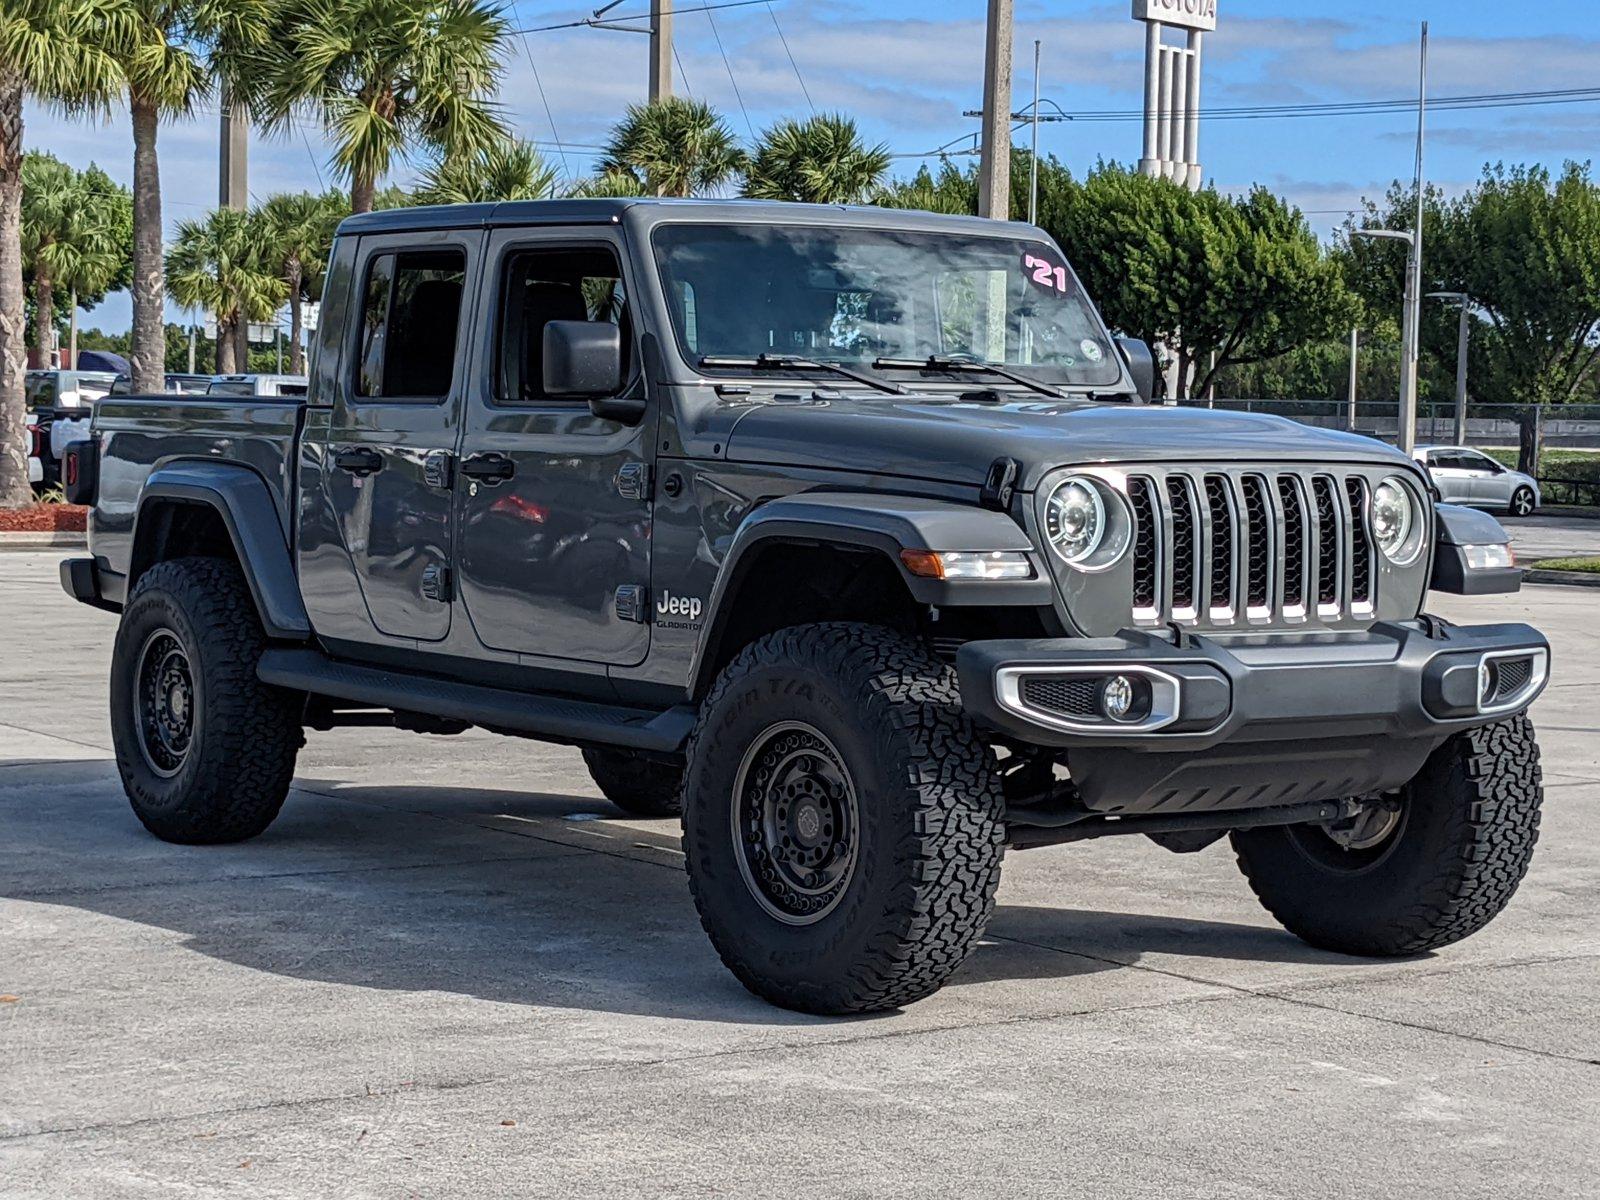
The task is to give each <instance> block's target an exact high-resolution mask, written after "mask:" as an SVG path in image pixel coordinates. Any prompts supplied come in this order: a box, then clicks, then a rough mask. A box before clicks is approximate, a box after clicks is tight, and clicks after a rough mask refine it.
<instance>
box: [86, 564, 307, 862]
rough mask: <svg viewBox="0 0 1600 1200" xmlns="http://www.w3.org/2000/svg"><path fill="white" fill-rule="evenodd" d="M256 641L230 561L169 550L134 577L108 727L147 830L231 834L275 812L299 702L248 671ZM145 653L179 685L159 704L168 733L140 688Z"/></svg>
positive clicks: (291, 755) (290, 759)
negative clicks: (166, 557)
mask: <svg viewBox="0 0 1600 1200" xmlns="http://www.w3.org/2000/svg"><path fill="white" fill-rule="evenodd" d="M265 644H266V638H265V635H264V634H263V633H262V631H261V622H260V621H259V620H258V619H257V616H256V610H255V605H254V603H253V601H252V600H251V597H250V591H249V588H248V587H247V586H246V584H245V581H244V577H243V575H241V574H240V572H239V569H238V567H237V566H236V565H235V564H233V563H231V562H225V561H223V560H221V559H214V558H181V559H173V560H171V561H169V562H164V563H158V564H157V565H156V566H154V567H151V568H150V569H149V570H148V571H146V572H145V573H144V574H143V575H142V576H141V577H140V579H139V582H138V584H137V585H136V586H135V587H134V589H133V594H132V595H131V596H130V597H129V598H128V604H127V607H126V608H125V609H124V611H123V614H122V623H121V624H120V625H119V626H118V628H117V640H116V645H115V647H114V649H113V651H112V657H111V737H112V742H113V743H114V745H115V747H116V753H117V770H118V771H119V772H120V773H121V775H122V786H123V789H124V791H126V792H127V795H128V800H129V802H130V803H131V804H132V805H133V811H134V813H135V814H136V815H137V816H138V818H139V820H140V821H142V822H143V823H144V826H145V828H147V829H148V830H150V832H151V833H153V834H155V835H156V836H157V837H159V838H162V839H164V840H166V841H169V842H182V843H187V844H208V843H217V842H237V841H242V840H244V839H245V838H251V837H254V836H255V835H256V834H258V833H260V832H261V831H262V830H263V829H265V828H266V827H267V826H268V825H269V824H271V823H272V819H273V818H274V817H276V816H277V815H278V810H279V809H280V808H281V807H282V806H283V801H284V797H285V796H286V795H287V794H288V791H289V783H290V780H291V779H292V777H293V775H294V762H295V756H296V754H297V753H298V751H299V749H300V745H301V742H302V740H303V739H302V736H301V731H300V707H301V702H300V697H299V696H298V695H296V694H295V693H293V692H286V691H283V690H281V689H279V688H273V687H268V686H266V685H265V684H263V683H262V682H261V681H260V680H258V679H257V678H256V662H257V660H258V659H259V658H260V657H261V651H262V649H263V647H264V646H265ZM152 661H154V662H155V664H156V665H157V666H158V667H160V668H161V669H162V671H163V672H164V674H162V675H161V676H160V677H159V681H158V682H160V683H161V685H162V686H165V687H170V688H171V689H172V691H173V694H182V692H183V689H185V688H187V697H188V698H187V699H186V700H184V701H182V702H180V703H177V704H170V705H168V706H167V709H168V711H167V716H168V718H169V719H170V721H171V722H172V723H183V724H184V728H182V729H180V730H178V731H177V733H176V734H174V735H173V736H170V737H163V736H158V735H157V732H156V731H155V726H158V725H159V724H160V721H159V720H153V719H152V717H151V712H152V709H153V707H155V706H154V704H153V701H154V699H155V697H156V693H157V692H159V691H160V690H161V689H160V688H159V687H158V688H156V689H154V690H149V686H148V685H149V684H150V676H149V670H148V667H149V666H150V664H151V662H152ZM141 684H143V685H144V689H143V690H142V688H141ZM185 717H187V718H188V719H187V722H186V723H184V718H185ZM169 732H170V731H169ZM179 734H181V736H179Z"/></svg>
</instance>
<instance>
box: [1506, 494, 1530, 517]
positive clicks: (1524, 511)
mask: <svg viewBox="0 0 1600 1200" xmlns="http://www.w3.org/2000/svg"><path fill="white" fill-rule="evenodd" d="M1537 503H1538V501H1537V500H1535V498H1534V495H1533V489H1532V488H1531V487H1519V488H1518V489H1517V490H1516V491H1514V492H1512V493H1511V503H1510V504H1508V505H1506V512H1508V513H1509V514H1510V515H1511V516H1513V517H1526V516H1530V515H1532V513H1533V510H1534V506H1535V505H1536V504H1537Z"/></svg>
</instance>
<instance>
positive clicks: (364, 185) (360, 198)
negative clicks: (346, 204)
mask: <svg viewBox="0 0 1600 1200" xmlns="http://www.w3.org/2000/svg"><path fill="white" fill-rule="evenodd" d="M377 191H378V181H377V180H376V179H374V178H373V177H372V176H371V175H357V176H356V177H355V178H354V179H353V180H351V181H350V211H351V212H352V213H364V212H371V211H372V198H373V196H375V195H376V194H377Z"/></svg>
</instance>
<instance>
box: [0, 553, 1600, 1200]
mask: <svg viewBox="0 0 1600 1200" xmlns="http://www.w3.org/2000/svg"><path fill="white" fill-rule="evenodd" d="M56 557H57V556H56V555H55V554H52V553H44V554H22V553H18V554H8V555H6V556H4V558H3V559H0V630H4V633H3V634H0V929H3V930H4V933H3V934H0V948H3V949H0V994H4V996H6V997H15V999H0V1196H4V1197H8V1198H9V1197H17V1198H24V1197H26V1198H35V1197H37V1198H40V1200H43V1198H45V1197H49V1198H51V1200H56V1198H58V1197H65V1196H71V1197H75V1198H76V1197H117V1198H119V1200H120V1198H122V1197H144V1196H150V1197H157V1196H159V1197H163V1198H166V1197H173V1196H188V1195H203V1196H210V1195H215V1194H218V1193H221V1192H224V1191H228V1192H230V1193H238V1194H241V1195H249V1196H303V1197H319V1198H320V1197H346V1196H349V1197H392V1196H412V1195H417V1196H511V1195H516V1196H562V1197H566V1196H584V1197H609V1196H700V1195H736V1196H752V1197H766V1196H778V1195H785V1196H786V1195H807V1196H862V1197H882V1196H906V1197H919V1198H920V1197H930V1196H960V1197H974V1196H981V1197H986V1196H996V1197H1000V1196H1005V1197H1010V1198H1015V1197H1032V1196H1045V1195H1050V1196H1055V1195H1069V1194H1081V1195H1088V1196H1094V1197H1124V1196H1126V1197H1136V1196H1138V1197H1144V1196H1155V1195H1159V1196H1171V1197H1261V1198H1269V1197H1270V1198H1274V1200H1275V1198H1278V1197H1283V1196H1287V1195H1307V1196H1317V1197H1343V1196H1348V1197H1362V1198H1366V1197H1371V1196H1373V1195H1387V1196H1408V1197H1409V1196H1419V1197H1420V1196H1429V1197H1431V1196H1441V1195H1451V1196H1483V1197H1491V1196H1492V1197H1504V1196H1506V1195H1519V1194H1540V1195H1562V1196H1579V1195H1600V1183H1597V1182H1596V1172H1595V1169H1594V1167H1595V1162H1596V1156H1595V1150H1594V1144H1595V1135H1596V1131H1597V1130H1600V934H1597V933H1596V929H1597V927H1600V921H1597V918H1600V867H1597V865H1596V859H1595V852H1594V851H1595V847H1596V846H1597V844H1600V815H1597V814H1600V806H1597V805H1596V803H1595V802H1596V801H1597V800H1600V738H1597V737H1596V734H1597V732H1600V728H1597V721H1596V718H1595V715H1594V701H1595V696H1596V688H1597V685H1600V625H1597V624H1596V622H1595V621H1594V620H1593V612H1594V608H1593V605H1594V600H1593V593H1592V592H1587V591H1581V590H1578V589H1568V588H1558V587H1557V588H1537V589H1528V590H1526V591H1524V592H1523V593H1522V594H1521V595H1519V596H1515V597H1508V598H1486V599H1479V600H1456V599H1450V598H1436V601H1437V602H1436V603H1435V604H1434V605H1433V608H1434V609H1435V611H1438V612H1440V613H1442V614H1444V615H1446V616H1450V617H1454V618H1457V619H1463V620H1494V619H1525V620H1530V621H1533V622H1534V623H1535V624H1538V625H1540V626H1541V627H1542V628H1544V629H1545V630H1546V631H1547V632H1548V633H1549V634H1550V636H1551V638H1552V641H1553V643H1554V646H1555V654H1556V670H1555V679H1554V682H1553V684H1552V686H1551V688H1550V689H1549V691H1548V692H1547V693H1546V695H1545V697H1544V698H1543V699H1542V700H1541V701H1540V704H1539V706H1538V709H1537V711H1536V714H1535V717H1536V720H1537V721H1538V723H1539V726H1540V730H1541V738H1542V741H1543V746H1544V755H1545V767H1546V779H1547V789H1548V798H1547V802H1546V810H1545V822H1544V827H1543V834H1542V837H1541V842H1540V848H1539V852H1538V855H1537V857H1536V859H1535V862H1534V867H1533V871H1532V873H1531V875H1530V877H1529V879H1528V880H1527V882H1526V883H1525V884H1524V885H1523V888H1522V891H1521V892H1520V893H1519V895H1518V897H1517V898H1516V900H1515V901H1514V902H1513V904H1512V906H1511V907H1510V908H1509V909H1508V910H1507V912H1506V913H1504V914H1503V915H1502V916H1501V917H1500V919H1499V920H1498V921H1496V922H1495V923H1494V924H1493V925H1491V926H1490V927H1489V928H1488V929H1487V930H1486V931H1484V932H1483V933H1481V934H1479V935H1478V936H1476V937H1475V938H1472V939H1470V940H1468V941H1466V942H1464V943H1462V944H1460V945H1458V946H1455V947H1452V948H1450V949H1448V950H1445V951H1443V952H1441V953H1438V954H1434V955H1428V956H1425V957H1422V958H1418V959H1415V960H1411V961H1406V962H1367V961H1360V960H1351V959H1343V958H1339V957H1337V956H1334V955H1329V954H1324V953H1321V952H1319V951H1315V950H1312V949H1310V948H1308V947H1306V946H1304V945H1302V944H1301V943H1299V942H1297V941H1296V940H1294V939H1293V938H1291V937H1289V936H1288V935H1287V934H1285V933H1283V932H1282V931H1281V930H1279V929H1278V928H1277V927H1276V926H1275V925H1274V924H1273V923H1272V922H1271V920H1270V919H1269V918H1268V917H1267V916H1266V914H1265V913H1264V912H1262V911H1261V909H1260V908H1259V907H1258V906H1257V905H1256V903H1255V901H1254V899H1253V898H1252V897H1251V895H1250V892H1249V890H1248V888H1247V887H1246V886H1245V884H1244V881H1243V879H1242V878H1241V877H1240V876H1239V874H1238V872H1237V870H1236V869H1235V868H1234V866H1233V863H1232V860H1231V857H1230V855H1229V854H1228V852H1227V850H1226V847H1225V845H1218V846H1213V847H1211V848H1210V849H1208V850H1206V851H1204V852H1202V853H1200V854H1198V855H1191V856H1182V857H1180V856H1175V855H1172V854H1169V853H1167V852H1166V851H1164V850H1161V849H1159V848H1158V847H1156V846H1154V845H1153V844H1151V843H1149V842H1147V841H1145V840H1144V839H1132V838H1129V839H1108V840H1106V841H1103V842H1099V843H1090V844H1086V845H1080V846H1075V847H1060V848H1054V849H1047V850H1035V851H1028V852H1025V853H1021V854H1016V855H1013V856H1012V857H1010V858H1009V859H1008V860H1007V863H1006V871H1005V880H1004V883H1003V885H1002V889H1001V893H1000V904H999V908H998V911H997V914H996V917H995V920H994V923H993V925H992V927H991V930H990V936H989V937H988V938H987V940H986V941H985V942H984V944H983V945H982V946H981V947H980V949H979V950H978V951H977V952H976V954H975V955H974V956H973V958H972V959H971V960H970V961H969V963H968V964H967V966H966V967H965V968H964V969H963V970H962V972H961V973H960V975H959V976H958V977H957V978H956V980H955V981H954V982H953V983H952V984H951V985H950V986H949V987H947V988H946V989H945V990H944V991H943V992H941V993H940V994H939V995H938V996H936V997H934V998H932V999H931V1000H928V1001H926V1002H924V1003H922V1004H919V1005H916V1006H914V1007H912V1008H911V1009H908V1010H906V1011H904V1012H902V1013H896V1014H890V1015H886V1016H880V1017H876V1018H872V1019H866V1020H822V1019H815V1018H808V1017H801V1016H797V1015H795V1014H792V1013H786V1012H782V1011H780V1010H777V1009H773V1008H770V1007H768V1006H766V1005H764V1004H762V1003H761V1002H759V1001H757V1000H755V999H753V998H752V997H750V996H748V995H747V994H746V993H745V992H744V991H743V990H742V989H741V988H740V987H739V986H738V984H737V983H735V982H734V981H733V979H732V977H731V976H729V975H728V974H727V973H726V972H725V971H724V970H723V969H722V967H721V965H720V964H719V963H718V962H717V961H716V958H715V955H714V954H713V953H712V951H711V950H710V948H709V946H708V944H707V943H706V941H705V939H704V937H703V935H702V934H701V932H700V929H699V927H698V924H697V922H696V920H695V916H694V911H693V906H692V904H691V903H690V901H689V898H688V894H687V888H686V887H685V884H684V881H683V879H682V872H681V861H682V860H681V855H680V854H679V852H678V850H677V838H676V831H675V828H674V827H673V825H672V824H671V823H670V822H646V821H631V820H624V819H621V818H620V816H619V815H618V814H617V813H616V811H615V810H613V809H611V808H610V807H609V806H608V805H607V804H606V803H605V802H604V801H603V800H601V799H600V798H599V797H598V794H597V793H596V791H595V789H594V788H593V786H592V785H591V784H590V782H589V780H588V778H587V775H586V774H585V773H584V771H583V768H582V764H581V763H580V761H579V759H578V756H577V755H576V753H574V752H571V751H568V750H564V749H558V748H550V747H544V746H540V745H537V744H535V743H528V742H520V741H514V740H509V739H502V738H498V737H495V736H493V735H490V734H483V733H479V732H476V731H474V732H470V733H467V734H464V735H462V736H460V737H456V738H435V737H423V736H418V735H410V734H403V733H399V732H395V731H382V730H380V731H372V730H341V731H337V732H334V733H326V734H316V733H313V734H311V735H310V741H309V744H308V745H307V747H306V749H305V750H304V751H303V752H302V755H301V759H300V769H299V773H298V780H297V786H296V789H295V791H294V793H293V794H292V795H291V798H290V800H289V803H288V805H287V806H286V808H285V810H284V813H283V816H282V817H281V818H280V819H279V821H278V822H277V823H276V824H275V825H274V826H273V827H272V828H271V829H270V830H269V831H268V832H267V833H266V834H265V835H264V836H263V837H261V838H259V839H257V840H256V841H254V842H252V843H249V844H246V845H243V846H236V847H219V848H207V849H195V848H183V847H175V846H168V845H165V844H163V843H161V842H158V841H156V840H154V839H153V838H151V837H149V836H148V835H147V834H145V833H144V831H143V829H142V828H141V827H140V826H139V825H138V823H137V822H136V821H135V819H134V818H133V816H132V814H131V813H130V812H129V810H128V808H127V805H126V802H125V800H124V799H123V797H122V795H121V789H120V785H119V784H118V782H117V779H116V773H115V770H114V767H113V765H112V764H111V762H110V760H109V746H110V740H109V733H108V730H107V725H106V717H105V672H106V664H107V660H108V647H109V641H110V637H111V633H112V631H113V629H114V621H115V619H114V618H113V617H110V616H108V615H106V614H102V613H98V612H95V611H93V610H90V609H87V608H83V607H81V606H79V605H76V604H73V603H71V602H70V601H68V600H67V599H66V598H65V597H64V596H63V595H62V594H61V593H60V590H59V587H58V585H57V584H56V582H55V562H56Z"/></svg>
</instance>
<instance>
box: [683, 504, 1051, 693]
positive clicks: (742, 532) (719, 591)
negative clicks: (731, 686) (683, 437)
mask: <svg viewBox="0 0 1600 1200" xmlns="http://www.w3.org/2000/svg"><path fill="white" fill-rule="evenodd" d="M775 542H779V543H789V544H792V545H806V546H847V547H851V548H853V549H859V550H867V551H871V552H875V553H878V554H882V555H883V556H884V557H885V558H887V559H888V560H889V561H890V562H891V563H892V564H893V565H894V568H895V570H896V571H898V572H899V574H900V578H901V579H902V580H903V581H904V582H905V585H906V590H907V591H908V592H910V594H911V598H912V599H913V600H915V601H916V602H917V603H918V604H928V605H934V606H936V607H940V608H949V607H957V606H974V605H982V606H989V607H992V606H1004V607H1032V608H1048V607H1049V606H1050V605H1051V604H1052V603H1053V602H1054V599H1055V594H1054V591H1053V585H1052V583H1051V582H1050V574H1049V572H1048V570H1046V569H1045V566H1044V564H1043V563H1042V562H1041V561H1040V560H1039V556H1038V553H1037V551H1035V549H1034V547H1033V543H1032V542H1031V541H1030V540H1029V538H1028V535H1027V533H1026V532H1025V531H1024V530H1023V529H1022V528H1021V527H1020V526H1019V525H1018V524H1017V523H1016V522H1015V521H1013V520H1012V519H1011V518H1010V517H1009V516H1007V515H1006V514H1005V513H1002V512H996V511H994V510H992V509H985V508H979V507H978V506H977V505H975V504H960V503H956V502H954V501H949V500H932V499H927V498H925V497H921V496H896V495H885V494H882V493H868V492H800V493H797V494H795V495H791V496H783V497H780V498H778V499H776V500H770V501H768V502H767V503H765V504H762V505H761V506H760V507H758V508H756V509H755V510H754V511H753V512H751V513H750V514H749V515H748V516H747V517H746V518H745V519H744V521H743V522H742V523H741V524H740V525H739V528H738V530H737V531H736V532H735V534H734V537H733V541H732V543H731V544H730V545H729V547H728V552H727V554H726V555H725V556H724V558H723V560H722V565H721V569H720V570H719V571H718V572H717V581H716V583H715V585H714V586H713V588H712V591H711V599H710V601H709V603H708V604H707V612H708V614H709V618H710V619H709V620H707V621H706V623H705V626H704V627H703V628H702V630H701V633H700V638H699V641H698V642H697V644H696V646H695V653H694V662H693V663H692V664H691V669H690V679H691V680H693V681H694V684H693V686H694V688H695V690H696V691H698V690H699V688H700V687H701V686H702V685H703V684H704V683H706V682H707V681H706V680H703V679H702V678H701V676H702V674H704V672H705V670H706V664H708V663H710V662H713V661H714V660H715V657H716V652H717V646H718V643H719V641H720V639H721V637H722V634H723V631H724V629H725V627H726V625H727V622H728V607H729V604H730V602H731V600H732V598H733V597H735V596H736V595H737V594H738V592H739V588H740V585H741V584H742V583H743V582H744V577H745V575H746V574H747V573H748V569H749V566H750V564H751V563H752V562H754V561H755V557H756V556H755V555H754V554H753V553H752V551H755V550H757V549H760V548H764V547H766V546H770V545H772V544H773V543H775ZM902 550H1014V551H1020V552H1022V553H1025V554H1026V555H1027V556H1028V561H1029V562H1030V563H1031V564H1032V565H1033V578H1031V579H1016V580H987V579H925V578H923V577H921V576H917V575H913V574H911V572H909V571H908V570H906V568H905V564H904V563H902V562H901V561H900V551H902Z"/></svg>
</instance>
